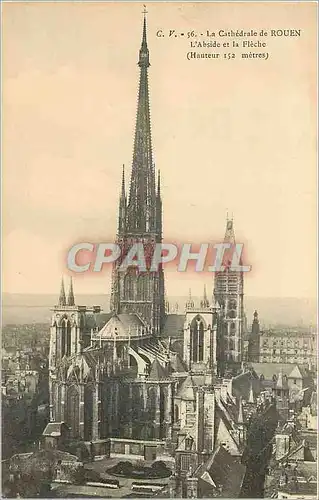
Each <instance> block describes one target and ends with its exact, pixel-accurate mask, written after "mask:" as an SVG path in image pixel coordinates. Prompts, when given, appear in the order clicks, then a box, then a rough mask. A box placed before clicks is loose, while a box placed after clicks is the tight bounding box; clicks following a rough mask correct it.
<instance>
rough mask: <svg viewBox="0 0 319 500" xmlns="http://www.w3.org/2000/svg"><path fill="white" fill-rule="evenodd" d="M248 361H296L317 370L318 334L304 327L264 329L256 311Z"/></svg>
mask: <svg viewBox="0 0 319 500" xmlns="http://www.w3.org/2000/svg"><path fill="white" fill-rule="evenodd" d="M248 361H252V362H257V363H258V362H259V363H294V364H298V365H304V366H307V367H308V368H309V369H311V370H316V367H317V336H316V334H315V333H313V332H311V331H307V330H303V329H298V330H293V329H288V328H287V329H274V330H262V329H261V328H260V325H259V319H258V313H257V311H255V313H254V319H253V323H252V328H251V333H250V334H249V335H248Z"/></svg>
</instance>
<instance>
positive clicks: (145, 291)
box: [137, 274, 149, 300]
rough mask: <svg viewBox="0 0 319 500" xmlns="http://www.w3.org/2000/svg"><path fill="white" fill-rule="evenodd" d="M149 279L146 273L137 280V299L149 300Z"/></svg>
mask: <svg viewBox="0 0 319 500" xmlns="http://www.w3.org/2000/svg"><path fill="white" fill-rule="evenodd" d="M148 295H149V280H148V276H147V275H146V274H141V275H140V276H139V277H138V280H137V300H148Z"/></svg>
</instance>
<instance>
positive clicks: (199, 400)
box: [44, 15, 253, 473]
mask: <svg viewBox="0 0 319 500" xmlns="http://www.w3.org/2000/svg"><path fill="white" fill-rule="evenodd" d="M138 66H139V88H138V105H137V115H136V127H135V137H134V148H133V161H132V170H131V178H130V188H129V192H128V193H127V192H126V189H125V178H124V170H123V176H122V183H121V189H120V198H119V209H118V228H117V235H116V243H117V244H118V245H119V247H120V248H121V258H120V259H119V260H118V261H117V262H116V263H114V266H113V271H112V293H111V304H110V310H111V312H110V313H109V314H102V312H101V309H100V307H98V306H94V307H86V306H82V305H77V301H76V296H75V294H74V290H73V285H72V280H71V281H70V285H69V289H68V290H67V293H66V291H65V287H64V282H63V280H62V285H61V291H60V296H59V300H58V304H57V305H56V306H54V308H53V310H52V311H53V314H52V323H51V335H50V359H49V376H50V379H49V385H50V387H49V389H50V423H49V424H48V425H47V427H46V429H45V431H44V441H45V443H46V445H48V446H59V443H60V442H61V440H62V437H63V436H64V437H65V439H67V440H69V441H72V442H81V443H82V444H83V443H84V444H86V445H87V446H88V447H90V449H94V455H95V456H97V455H99V456H102V455H103V456H128V457H132V456H134V457H136V458H139V459H145V460H155V459H157V458H159V457H163V456H174V457H175V460H176V468H177V470H179V471H181V472H182V473H186V472H187V471H189V469H190V468H191V467H193V468H194V467H196V466H198V465H199V464H201V463H203V461H205V460H206V459H207V458H208V457H210V456H212V454H213V453H214V452H215V450H216V447H217V446H219V445H223V446H224V447H225V449H226V450H227V451H228V453H230V454H231V455H233V456H239V455H240V453H241V450H242V446H243V442H244V427H243V408H242V401H241V399H240V398H239V399H238V398H236V397H235V396H234V395H233V394H232V390H231V377H232V376H233V375H237V374H238V373H239V372H240V369H241V363H242V361H243V337H244V335H243V333H244V304H243V274H242V273H241V272H238V271H232V270H230V269H229V268H227V267H226V270H225V271H223V272H218V273H216V274H215V277H214V278H215V279H214V287H212V288H213V289H212V293H211V296H210V294H207V292H206V289H204V293H203V297H202V299H201V300H200V302H199V303H198V304H197V303H196V302H195V301H194V300H193V298H192V296H191V294H190V295H189V298H188V300H187V303H186V307H185V313H184V314H178V315H177V314H175V315H170V314H167V311H166V310H165V283H164V272H163V269H162V267H161V266H160V267H159V269H158V270H157V271H156V272H154V271H150V270H147V271H144V272H140V271H139V270H137V268H136V267H133V266H132V267H131V268H128V269H125V270H123V269H121V266H120V264H121V259H123V258H124V256H125V255H126V254H127V252H128V250H129V249H130V247H131V246H132V245H133V244H135V243H142V244H143V245H144V248H149V249H152V247H153V246H154V245H155V244H156V243H161V242H162V197H161V179H160V174H159V172H156V169H155V165H154V159H153V154H152V138H151V119H150V104H149V88H148V69H149V66H150V55H149V49H148V45H147V26H146V18H145V15H144V20H143V32H142V42H141V48H140V51H139V59H138ZM234 241H235V235H234V227H233V220H227V222H226V233H225V242H231V243H234ZM251 399H253V396H252V395H251V394H250V400H251ZM250 402H252V401H250Z"/></svg>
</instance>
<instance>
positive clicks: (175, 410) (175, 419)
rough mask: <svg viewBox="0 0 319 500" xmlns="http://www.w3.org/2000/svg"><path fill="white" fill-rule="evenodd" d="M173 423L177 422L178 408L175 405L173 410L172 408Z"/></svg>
mask: <svg viewBox="0 0 319 500" xmlns="http://www.w3.org/2000/svg"><path fill="white" fill-rule="evenodd" d="M174 421H175V422H178V421H179V408H178V406H177V405H175V408H174Z"/></svg>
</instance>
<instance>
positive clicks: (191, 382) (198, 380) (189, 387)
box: [176, 375, 205, 401]
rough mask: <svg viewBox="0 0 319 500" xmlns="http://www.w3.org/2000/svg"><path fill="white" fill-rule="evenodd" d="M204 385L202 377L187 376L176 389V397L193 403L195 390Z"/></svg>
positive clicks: (203, 377)
mask: <svg viewBox="0 0 319 500" xmlns="http://www.w3.org/2000/svg"><path fill="white" fill-rule="evenodd" d="M204 384H205V376H204V375H188V376H187V377H186V379H185V380H184V381H183V382H182V384H181V386H180V388H179V389H178V391H177V395H176V397H177V398H180V399H183V400H184V401H195V399H196V391H197V388H198V387H201V386H203V385H204Z"/></svg>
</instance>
